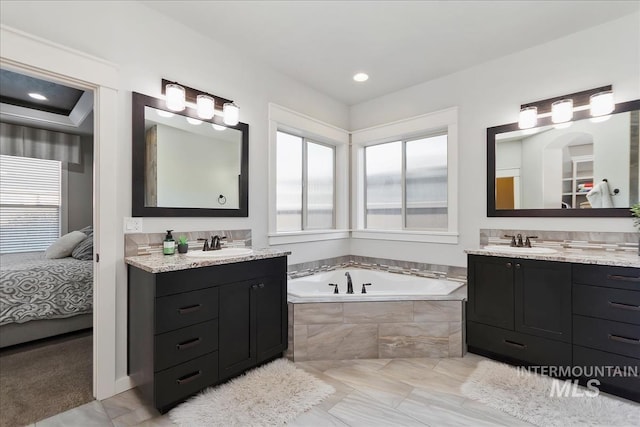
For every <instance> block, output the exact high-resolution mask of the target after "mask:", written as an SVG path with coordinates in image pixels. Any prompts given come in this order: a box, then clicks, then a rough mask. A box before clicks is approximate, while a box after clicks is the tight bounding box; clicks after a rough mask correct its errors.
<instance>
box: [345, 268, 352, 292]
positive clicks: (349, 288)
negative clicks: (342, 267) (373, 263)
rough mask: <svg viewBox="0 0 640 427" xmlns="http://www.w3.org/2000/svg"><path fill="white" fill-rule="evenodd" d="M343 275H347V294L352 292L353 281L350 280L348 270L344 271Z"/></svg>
mask: <svg viewBox="0 0 640 427" xmlns="http://www.w3.org/2000/svg"><path fill="white" fill-rule="evenodd" d="M344 275H345V276H347V293H348V294H352V293H353V282H352V281H351V275H350V274H349V272H348V271H347V272H346V273H344Z"/></svg>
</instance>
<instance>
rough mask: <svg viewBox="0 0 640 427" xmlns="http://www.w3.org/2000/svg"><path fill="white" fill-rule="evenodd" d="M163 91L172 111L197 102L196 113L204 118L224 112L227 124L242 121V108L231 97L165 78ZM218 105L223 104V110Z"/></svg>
mask: <svg viewBox="0 0 640 427" xmlns="http://www.w3.org/2000/svg"><path fill="white" fill-rule="evenodd" d="M162 93H163V94H164V95H165V100H166V104H167V108H168V109H169V110H171V111H183V110H184V109H185V108H187V103H188V104H189V106H193V105H194V104H195V107H196V113H197V115H198V117H200V118H201V119H203V120H211V119H213V116H215V115H216V113H218V114H220V113H222V115H223V121H224V123H225V124H226V125H228V126H236V125H237V124H238V123H239V122H240V108H239V107H238V106H237V105H236V104H235V103H234V102H233V101H232V100H230V99H226V98H222V97H220V96H217V95H212V94H210V93H207V92H203V91H201V90H197V89H194V88H191V87H188V86H184V85H180V84H178V83H176V82H172V81H169V80H165V79H162ZM216 105H218V106H220V105H221V106H222V112H221V111H220V110H217V111H216V109H215V108H216ZM190 123H192V122H190ZM200 123H201V122H200ZM200 123H198V124H200ZM192 124H195V123H192Z"/></svg>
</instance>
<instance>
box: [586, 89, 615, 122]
mask: <svg viewBox="0 0 640 427" xmlns="http://www.w3.org/2000/svg"><path fill="white" fill-rule="evenodd" d="M589 104H590V106H591V115H592V116H593V117H598V116H606V115H607V114H611V113H613V110H614V109H615V108H616V104H615V103H614V102H613V92H612V91H610V90H607V91H604V92H599V93H596V94H593V95H591V96H590V97H589Z"/></svg>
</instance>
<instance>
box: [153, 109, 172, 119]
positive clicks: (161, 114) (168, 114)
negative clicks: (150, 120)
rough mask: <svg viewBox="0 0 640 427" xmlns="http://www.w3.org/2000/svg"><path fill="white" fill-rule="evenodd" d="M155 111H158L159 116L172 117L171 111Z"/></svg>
mask: <svg viewBox="0 0 640 427" xmlns="http://www.w3.org/2000/svg"><path fill="white" fill-rule="evenodd" d="M156 113H158V115H159V116H160V117H166V118H169V117H173V113H171V112H169V111H164V110H156Z"/></svg>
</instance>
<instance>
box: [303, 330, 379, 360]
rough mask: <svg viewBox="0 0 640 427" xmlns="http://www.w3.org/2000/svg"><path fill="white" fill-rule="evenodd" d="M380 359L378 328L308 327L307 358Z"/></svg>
mask: <svg viewBox="0 0 640 427" xmlns="http://www.w3.org/2000/svg"><path fill="white" fill-rule="evenodd" d="M376 357H378V326H377V325H370V324H357V325H347V324H340V325H309V326H308V327H307V358H308V359H311V360H317V359H372V358H376Z"/></svg>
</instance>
